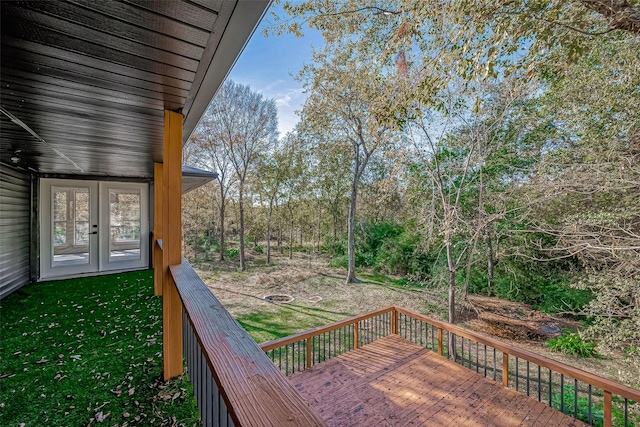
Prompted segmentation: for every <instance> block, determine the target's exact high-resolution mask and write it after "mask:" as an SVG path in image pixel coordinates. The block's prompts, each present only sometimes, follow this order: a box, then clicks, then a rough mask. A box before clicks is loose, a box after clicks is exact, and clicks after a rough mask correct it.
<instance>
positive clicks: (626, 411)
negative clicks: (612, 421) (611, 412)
mask: <svg viewBox="0 0 640 427" xmlns="http://www.w3.org/2000/svg"><path fill="white" fill-rule="evenodd" d="M628 425H629V399H627V398H626V397H625V398H624V427H627V426H628Z"/></svg>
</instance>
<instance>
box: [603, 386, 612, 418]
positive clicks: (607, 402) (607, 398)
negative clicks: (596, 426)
mask: <svg viewBox="0 0 640 427" xmlns="http://www.w3.org/2000/svg"><path fill="white" fill-rule="evenodd" d="M611 398H612V396H611V392H610V391H607V390H605V391H604V427H611V410H612V409H611Z"/></svg>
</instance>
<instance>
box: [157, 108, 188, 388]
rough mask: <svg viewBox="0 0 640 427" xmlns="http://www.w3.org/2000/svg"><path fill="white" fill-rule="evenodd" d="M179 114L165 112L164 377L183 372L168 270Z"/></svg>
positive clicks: (174, 227) (175, 243) (178, 170)
mask: <svg viewBox="0 0 640 427" xmlns="http://www.w3.org/2000/svg"><path fill="white" fill-rule="evenodd" d="M182 120H183V116H182V114H178V113H175V112H173V111H167V110H165V112H164V164H163V166H162V175H163V179H162V184H163V190H164V191H163V193H164V194H163V196H162V207H163V210H162V221H163V223H162V248H163V250H162V254H163V266H162V267H163V272H164V277H163V279H162V340H163V341H162V343H163V344H162V345H163V349H162V350H163V356H164V374H163V376H164V379H165V381H166V380H169V379H170V378H173V377H175V376H178V375H181V374H182V302H181V301H180V295H179V294H178V289H177V288H176V284H175V282H174V281H173V276H171V272H170V271H169V266H170V265H177V264H180V263H182V242H181V240H182V219H181V211H182Z"/></svg>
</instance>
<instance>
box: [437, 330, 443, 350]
mask: <svg viewBox="0 0 640 427" xmlns="http://www.w3.org/2000/svg"><path fill="white" fill-rule="evenodd" d="M442 354H443V352H442V328H438V355H440V356H442Z"/></svg>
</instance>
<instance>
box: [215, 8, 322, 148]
mask: <svg viewBox="0 0 640 427" xmlns="http://www.w3.org/2000/svg"><path fill="white" fill-rule="evenodd" d="M272 9H273V7H272ZM277 9H279V7H278V8H276V10H277ZM279 15H280V16H282V12H281V9H280V10H279ZM269 25H271V19H270V11H269V12H267V15H266V16H265V17H264V19H263V20H262V22H261V23H260V26H259V27H258V29H256V31H255V33H254V34H253V37H252V38H251V40H249V43H248V44H247V46H246V47H245V49H244V51H243V52H242V55H240V58H238V61H237V62H236V64H235V66H234V67H233V69H232V70H231V73H230V74H229V76H228V78H229V79H231V80H233V81H234V82H236V83H242V84H245V85H249V86H251V89H253V90H255V91H258V92H261V93H262V94H263V95H264V96H265V97H266V98H273V99H275V101H276V105H277V106H278V130H279V131H280V136H281V137H282V136H284V134H285V133H286V132H289V131H290V130H292V129H293V127H294V126H295V124H296V123H297V122H298V117H297V116H296V114H295V111H297V110H300V109H302V104H303V103H304V100H305V98H306V96H305V94H304V93H303V90H302V84H301V83H300V82H297V81H295V80H294V76H295V75H296V74H297V73H298V71H300V69H301V68H302V65H303V64H304V63H305V62H309V61H310V60H311V46H312V45H313V46H314V47H315V48H316V49H318V48H320V47H321V46H322V45H323V41H322V36H321V35H320V33H318V32H316V31H310V30H308V29H307V30H306V31H305V36H304V37H301V38H296V37H294V36H292V35H290V34H283V35H282V36H273V35H270V36H269V37H266V38H265V37H264V36H263V35H262V29H263V28H265V27H266V26H269Z"/></svg>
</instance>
